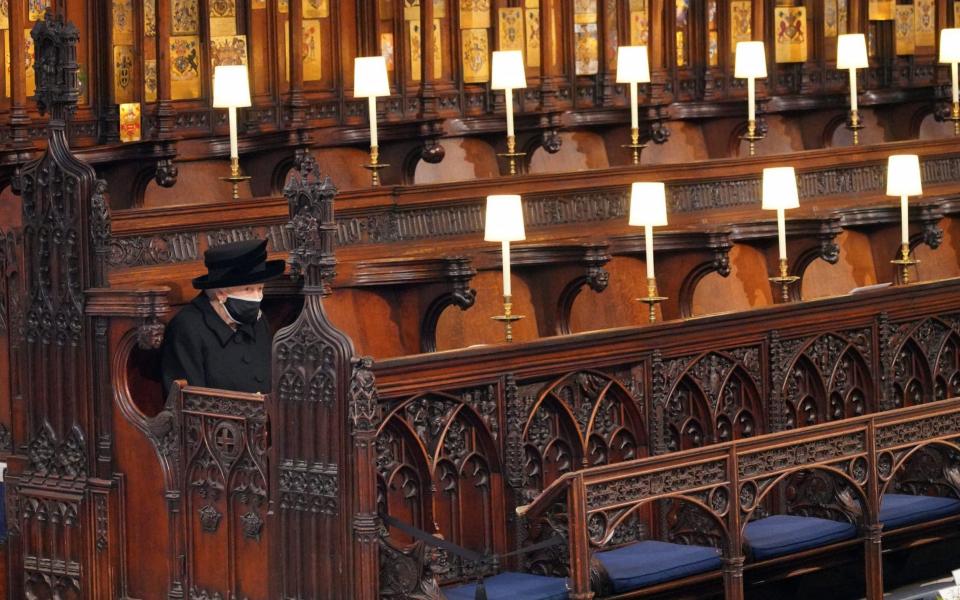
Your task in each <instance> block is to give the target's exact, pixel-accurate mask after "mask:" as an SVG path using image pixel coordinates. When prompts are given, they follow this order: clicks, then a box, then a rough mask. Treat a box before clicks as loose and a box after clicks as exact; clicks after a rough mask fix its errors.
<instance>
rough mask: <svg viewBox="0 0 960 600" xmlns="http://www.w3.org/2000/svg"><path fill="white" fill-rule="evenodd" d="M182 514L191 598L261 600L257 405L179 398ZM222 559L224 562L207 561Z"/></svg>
mask: <svg viewBox="0 0 960 600" xmlns="http://www.w3.org/2000/svg"><path fill="white" fill-rule="evenodd" d="M180 426H181V428H182V433H181V438H180V439H181V440H182V444H181V452H182V457H181V464H182V465H183V467H182V468H183V471H182V472H183V476H182V477H183V481H182V484H183V489H182V494H183V504H182V506H183V511H184V514H185V520H184V521H185V524H186V528H187V537H186V549H187V557H188V559H187V577H188V581H189V584H190V589H191V594H195V593H196V590H209V593H213V592H214V591H216V592H217V593H220V594H222V595H223V596H225V597H238V598H240V597H243V598H250V599H253V598H267V597H268V595H267V589H266V585H265V584H266V582H265V580H264V578H263V577H261V576H259V574H258V571H259V569H260V568H262V563H263V555H264V552H265V551H266V548H267V540H266V533H267V532H266V531H265V529H264V522H265V520H266V512H267V482H268V481H269V479H268V478H269V473H268V471H267V462H266V453H267V417H266V410H265V408H264V404H263V400H262V398H258V397H252V398H235V397H230V396H219V395H217V394H216V393H215V392H214V393H203V392H193V391H191V390H190V389H189V388H188V389H187V391H185V392H184V393H183V395H182V396H181V406H180ZM216 555H219V556H222V557H225V559H226V560H220V561H210V560H208V558H207V557H211V556H216Z"/></svg>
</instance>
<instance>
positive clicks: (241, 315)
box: [223, 296, 260, 325]
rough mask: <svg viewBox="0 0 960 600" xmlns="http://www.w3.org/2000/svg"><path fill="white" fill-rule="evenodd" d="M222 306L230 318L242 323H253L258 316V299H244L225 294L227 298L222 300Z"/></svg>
mask: <svg viewBox="0 0 960 600" xmlns="http://www.w3.org/2000/svg"><path fill="white" fill-rule="evenodd" d="M223 307H224V308H225V309H226V310H227V314H228V315H230V318H231V319H233V320H234V321H236V322H237V323H242V324H244V325H253V324H254V323H256V322H257V319H258V318H259V317H260V301H259V300H244V299H242V298H234V297H232V296H227V299H226V300H224V302H223Z"/></svg>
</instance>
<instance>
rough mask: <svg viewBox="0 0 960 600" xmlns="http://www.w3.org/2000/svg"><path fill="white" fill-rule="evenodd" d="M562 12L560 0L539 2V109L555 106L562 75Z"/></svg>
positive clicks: (551, 108) (553, 107)
mask: <svg viewBox="0 0 960 600" xmlns="http://www.w3.org/2000/svg"><path fill="white" fill-rule="evenodd" d="M563 23H564V19H563V12H562V11H561V0H542V2H541V4H540V47H541V56H540V72H541V79H540V110H543V111H550V110H556V108H557V93H558V92H559V88H558V83H559V80H560V79H562V76H563V46H564V44H563V31H562V28H563Z"/></svg>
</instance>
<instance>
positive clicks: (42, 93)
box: [4, 12, 119, 597]
mask: <svg viewBox="0 0 960 600" xmlns="http://www.w3.org/2000/svg"><path fill="white" fill-rule="evenodd" d="M31 36H32V39H33V44H34V49H35V50H34V52H35V62H34V67H35V73H36V94H35V98H36V101H37V105H38V108H39V110H40V111H41V113H48V114H49V123H48V125H47V128H46V141H47V149H46V151H45V152H44V153H43V154H42V155H41V156H40V157H39V158H37V159H35V160H32V161H30V162H28V163H26V164H25V165H23V166H22V167H20V168H18V170H17V173H16V175H15V176H14V178H13V181H12V188H13V190H14V191H15V192H16V193H18V194H19V195H20V196H21V197H22V207H23V208H22V210H23V215H22V248H23V255H22V256H23V258H22V260H23V263H22V264H23V276H22V286H23V287H22V292H18V293H22V294H23V296H22V304H20V305H18V306H16V307H12V306H11V308H13V309H14V310H16V311H17V313H19V314H17V315H16V316H15V317H14V318H11V321H16V322H17V323H18V324H19V323H22V324H23V325H22V326H23V336H22V338H20V337H18V338H17V339H16V340H15V342H14V344H15V345H16V348H15V349H14V348H11V350H12V352H11V354H12V355H14V356H16V357H17V360H16V361H15V363H14V364H15V368H16V369H17V371H18V372H17V373H16V374H15V377H16V379H17V380H19V381H21V382H22V383H23V386H22V388H21V389H18V390H16V392H17V394H18V395H19V396H20V397H19V398H18V400H19V401H20V402H22V406H24V407H25V411H26V414H25V415H24V417H23V422H24V423H25V427H26V432H27V433H26V435H27V439H26V440H24V442H25V452H26V455H27V460H26V462H25V464H23V465H22V466H19V465H13V466H12V467H13V468H12V471H13V472H12V473H11V475H18V474H19V477H14V478H13V479H12V480H11V481H12V482H14V485H15V486H17V487H18V488H19V489H18V490H17V496H18V498H19V500H18V503H19V511H20V513H21V521H20V525H19V534H20V535H14V536H13V537H12V538H11V543H12V546H13V547H14V551H13V553H12V556H14V557H17V560H18V561H22V563H20V564H17V565H16V567H18V568H20V567H22V571H19V569H18V570H17V571H15V572H17V573H19V574H18V576H17V577H18V578H20V577H22V579H20V581H18V582H17V584H16V585H17V586H18V587H20V586H22V589H23V593H24V594H25V595H26V596H29V597H71V596H76V597H79V596H83V595H86V594H87V593H88V592H92V591H93V590H96V589H99V586H100V585H102V584H103V583H102V582H103V580H102V579H101V576H100V574H102V573H105V572H108V571H109V570H110V569H114V570H116V569H118V568H119V565H118V564H116V561H117V559H118V553H117V552H111V553H107V552H95V553H88V552H87V549H86V548H87V546H86V545H85V540H94V539H96V540H98V541H99V542H100V545H101V546H103V544H105V543H106V544H108V545H110V539H111V538H112V535H111V534H110V533H109V531H107V532H104V531H103V529H104V527H107V528H108V529H109V520H104V519H103V515H102V511H100V518H99V520H98V518H97V511H96V510H94V509H93V508H91V507H90V503H93V504H94V505H96V503H95V502H94V498H99V497H100V496H99V494H102V493H108V494H113V493H115V489H114V490H113V491H107V490H109V488H110V487H111V485H110V484H109V482H108V483H107V484H106V485H105V484H104V483H103V479H105V478H107V477H109V473H108V470H109V469H98V468H97V464H98V463H97V462H96V459H97V458H100V457H104V456H105V457H106V464H107V465H109V454H110V446H111V436H110V428H111V425H110V419H109V416H107V415H109V411H110V406H111V398H112V394H111V392H110V388H109V360H108V359H107V356H106V354H105V352H104V350H105V348H106V346H105V337H104V333H105V323H104V322H103V321H102V320H99V319H98V318H96V317H93V316H89V315H87V314H85V310H86V304H87V298H86V296H85V294H86V292H87V291H88V290H90V289H93V288H98V287H100V286H103V285H104V284H105V283H106V272H105V267H106V265H105V253H104V248H105V245H106V244H107V242H108V240H109V238H110V213H109V209H108V208H107V206H106V203H105V198H104V191H105V188H104V187H103V184H102V183H98V182H97V179H96V176H95V174H94V170H93V168H92V167H91V166H90V165H88V164H87V163H85V162H83V161H81V160H79V159H77V158H76V157H75V156H74V155H73V154H71V152H70V149H69V144H68V142H67V129H68V125H67V121H68V120H69V119H70V118H71V116H72V115H73V113H74V111H75V110H76V106H77V99H78V97H79V82H78V79H77V71H78V65H77V41H78V37H79V35H78V31H77V28H76V27H74V26H73V24H72V23H68V22H65V21H64V18H63V16H62V15H58V16H54V15H53V14H52V13H51V12H47V13H46V14H45V16H44V18H43V20H42V21H40V22H38V23H37V24H36V25H35V26H34V28H33V30H32V32H31ZM6 275H7V273H6V272H5V273H4V276H5V278H6ZM19 285H21V284H19V283H18V286H19ZM8 297H10V296H9V292H8ZM18 302H19V301H18ZM18 327H19V325H18ZM41 373H42V374H43V375H42V376H40V374H41ZM21 469H22V473H18V472H19V471H20V470H21ZM88 477H98V478H101V479H100V480H98V481H88ZM99 501H100V500H97V502H99ZM94 508H95V506H94ZM44 539H57V540H60V542H61V543H59V544H56V545H54V546H51V545H49V544H46V543H44V542H42V540H44ZM58 565H60V566H58ZM98 581H100V582H101V583H97V582H98ZM106 584H107V585H109V579H107V580H106Z"/></svg>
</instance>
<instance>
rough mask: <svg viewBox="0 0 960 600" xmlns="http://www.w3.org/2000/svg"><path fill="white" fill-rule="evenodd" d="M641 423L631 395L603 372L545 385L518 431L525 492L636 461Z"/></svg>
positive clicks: (642, 437)
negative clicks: (584, 471)
mask: <svg viewBox="0 0 960 600" xmlns="http://www.w3.org/2000/svg"><path fill="white" fill-rule="evenodd" d="M644 423H645V419H644V417H643V412H642V410H641V407H640V406H639V404H638V403H637V401H636V399H635V398H634V396H633V394H631V393H630V392H629V391H628V390H627V389H626V388H625V387H624V386H623V384H622V383H620V382H619V381H618V380H616V379H615V378H613V377H610V376H609V375H606V374H604V373H602V372H599V371H577V372H574V373H569V374H567V375H565V376H563V377H561V378H559V379H557V380H555V381H554V382H552V383H550V384H548V385H547V386H546V387H545V388H543V390H542V391H541V392H540V394H539V395H538V398H537V400H536V401H535V402H534V403H533V405H532V407H531V408H530V410H529V412H528V413H527V420H526V423H525V424H524V427H523V430H522V435H521V439H522V440H523V447H524V483H523V488H524V490H525V492H528V493H531V492H532V493H536V492H538V491H539V490H541V489H543V488H545V487H546V486H548V485H549V484H550V483H551V482H552V481H553V480H554V479H556V478H557V477H559V476H560V475H562V474H563V473H564V472H567V471H570V470H576V469H578V468H581V467H585V466H596V465H602V464H607V463H609V462H611V461H621V460H629V459H631V458H635V457H637V456H639V455H640V452H641V450H642V449H643V448H644V447H645V446H646V439H645V435H644V432H645V431H646V427H645V425H644Z"/></svg>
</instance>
